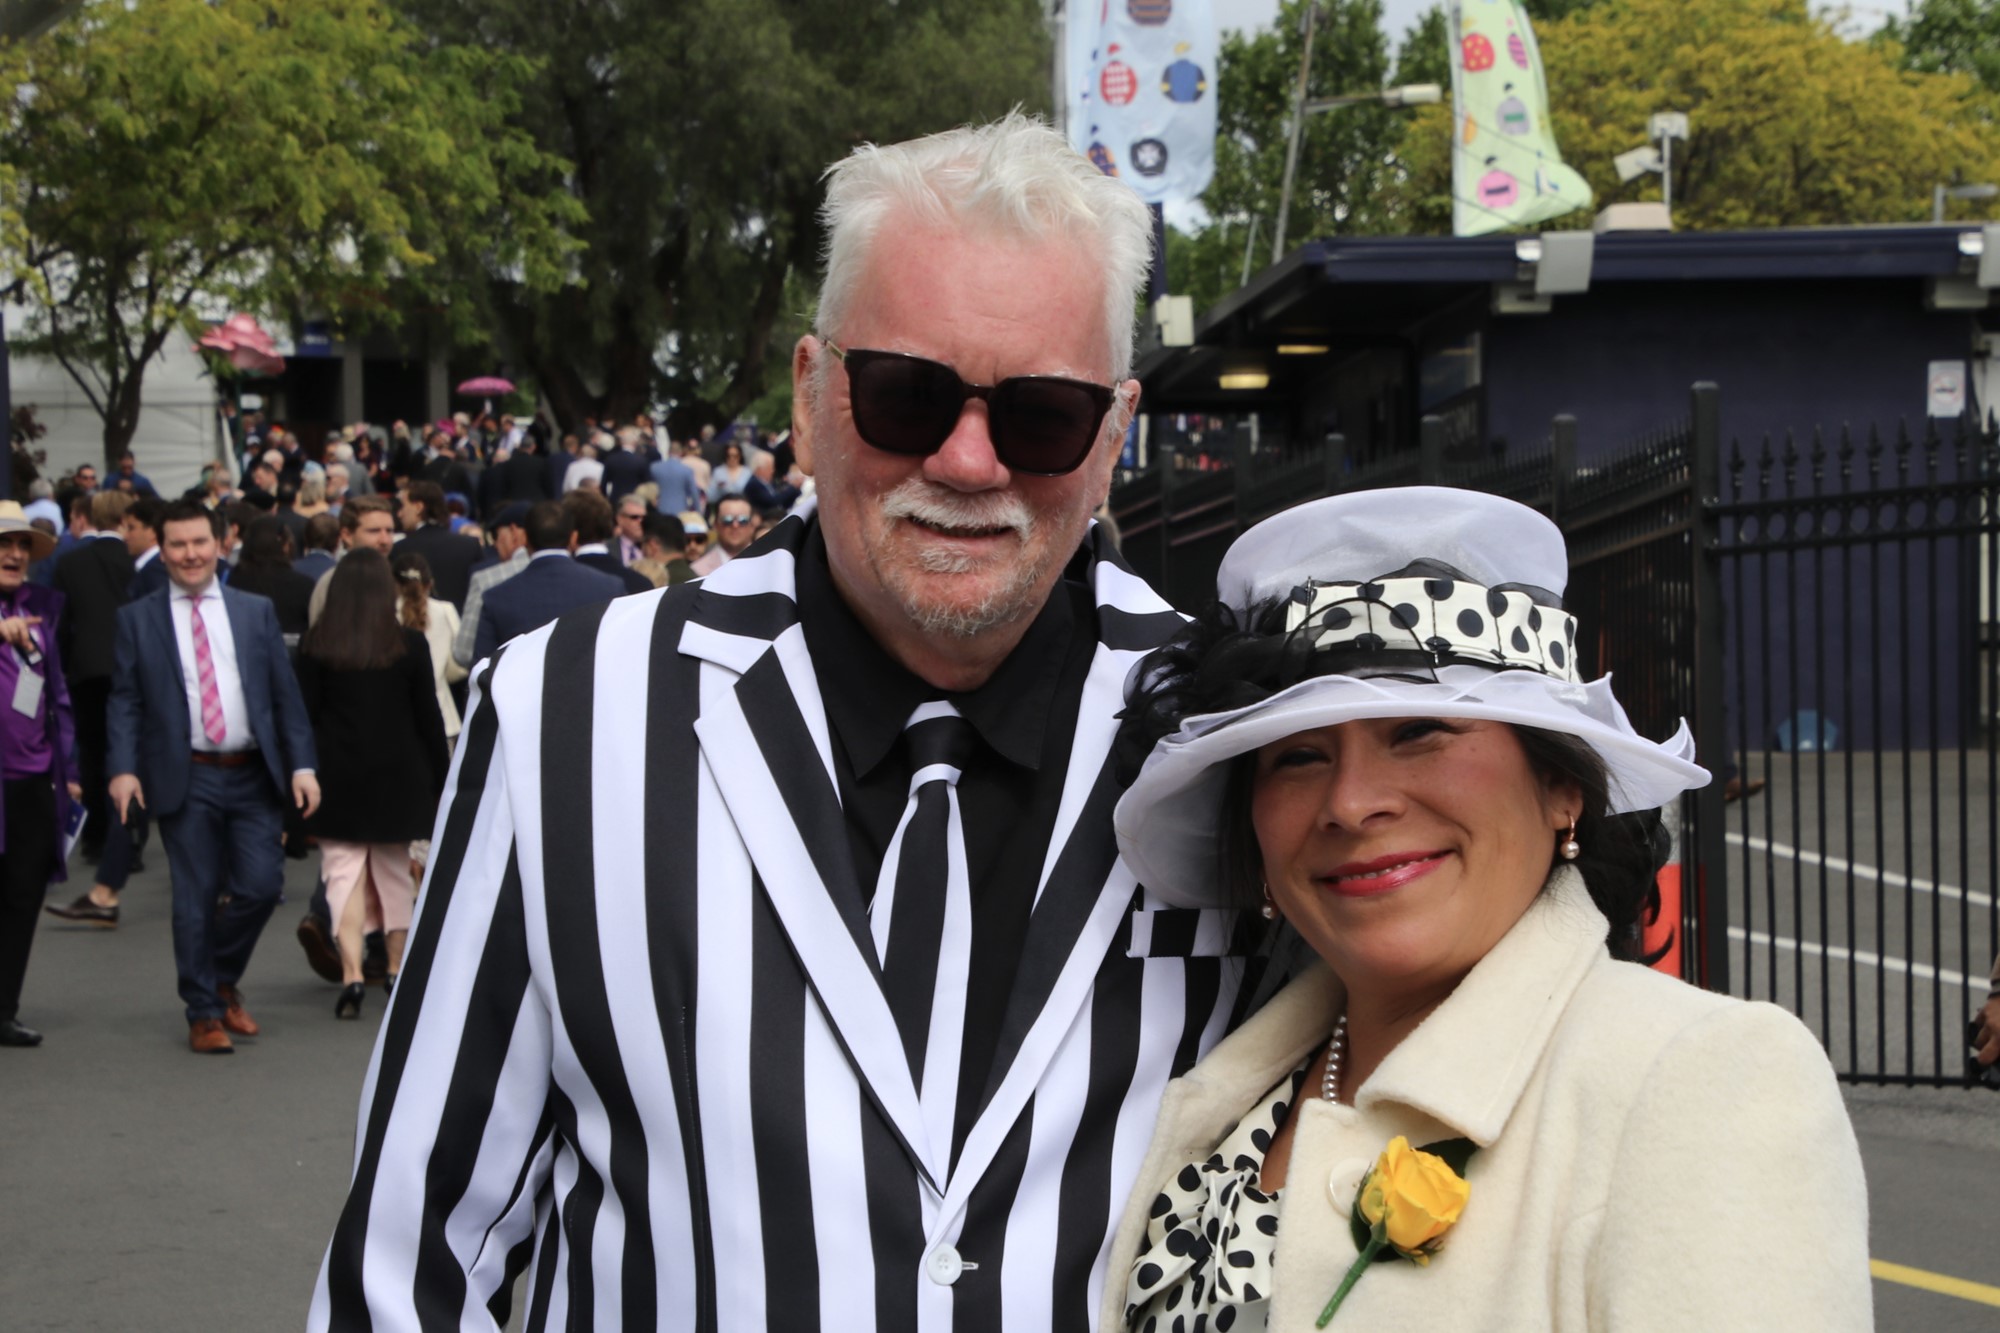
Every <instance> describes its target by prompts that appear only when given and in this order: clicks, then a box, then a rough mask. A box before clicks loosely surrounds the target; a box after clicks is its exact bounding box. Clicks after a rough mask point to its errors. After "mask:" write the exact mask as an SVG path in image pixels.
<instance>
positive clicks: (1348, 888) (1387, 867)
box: [1318, 851, 1449, 898]
mask: <svg viewBox="0 0 2000 1333" xmlns="http://www.w3.org/2000/svg"><path fill="white" fill-rule="evenodd" d="M1447 855H1449V853H1447V852H1442V851H1433V852H1391V853H1389V854H1388V855H1387V856H1378V857H1376V858H1375V859H1374V860H1372V861H1349V862H1348V863H1346V864H1345V865H1338V866H1335V867H1334V868H1333V869H1332V870H1330V871H1328V872H1327V873H1326V874H1324V875H1321V876H1319V877H1318V883H1319V885H1320V887H1321V888H1324V889H1326V890H1328V891H1329V892H1332V893H1337V894H1340V895H1341V896H1342V897H1345V898H1367V897H1371V896H1373V895H1374V894H1378V893H1387V892H1388V891H1389V890H1391V889H1400V888H1401V887H1403V885H1405V884H1408V883H1409V882H1410V881H1411V880H1414V879H1419V878H1421V877H1423V876H1425V875H1428V874H1429V873H1430V872H1431V871H1432V870H1435V869H1436V868H1437V866H1438V863H1439V862H1440V861H1442V860H1444V858H1445V857H1446V856H1447Z"/></svg>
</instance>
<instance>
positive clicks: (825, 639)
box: [797, 523, 1076, 777]
mask: <svg viewBox="0 0 2000 1333" xmlns="http://www.w3.org/2000/svg"><path fill="white" fill-rule="evenodd" d="M797 578H798V585H797V590H798V605H799V627H800V629H801V630H803V631H804V633H805V636H806V645H807V648H808V649H809V651H810V652H811V655H812V660H813V662H814V664H815V666H816V668H817V669H818V671H819V673H820V676H821V690H820V694H821V697H822V698H824V699H825V700H826V712H827V717H828V720H829V721H830V722H831V723H832V725H833V727H834V730H836V731H837V732H839V733H840V740H841V744H842V745H843V747H845V749H846V751H847V757H848V760H849V761H850V762H851V763H852V764H853V765H854V775H855V776H856V777H863V776H865V775H866V774H868V773H869V772H870V771H871V770H873V769H874V768H875V766H876V765H877V764H880V763H881V762H882V760H883V759H885V758H886V757H887V756H888V754H889V751H890V750H891V749H893V748H894V747H895V744H896V739H897V738H898V737H899V736H901V735H902V733H903V724H904V723H905V722H907V721H908V720H909V717H910V714H911V713H912V712H914V711H916V708H917V705H919V704H921V703H925V702H927V701H929V700H932V699H937V698H946V699H949V700H950V701H951V702H952V703H953V704H954V705H956V706H957V708H958V711H959V712H960V713H961V714H962V715H963V716H964V717H965V719H966V721H968V722H970V723H972V726H973V729H974V730H975V731H977V732H978V733H979V735H980V738H981V739H983V740H984V741H985V742H986V743H987V744H988V745H989V746H991V747H992V748H993V749H994V751H995V752H997V753H998V754H999V755H1000V756H1001V757H1002V758H1004V759H1006V760H1008V761H1009V762H1011V763H1014V764H1017V765H1019V766H1020V767H1023V768H1028V769H1038V768H1040V767H1041V762H1042V740H1043V734H1044V732H1045V730H1046V726H1047V722H1048V715H1049V707H1050V703H1051V701H1052V700H1053V699H1054V697H1055V692H1056V686H1057V683H1058V682H1059V680H1060V678H1061V675H1062V668H1063V662H1064V660H1065V658H1066V656H1067V653H1068V648H1069V642H1070V636H1071V634H1072V633H1073V632H1074V629H1075V624H1076V614H1075V610H1074V608H1073V606H1072V605H1071V601H1072V594H1071V590H1070V588H1069V586H1068V584H1067V582H1064V583H1059V584H1057V585H1056V589H1055V591H1054V593H1053V594H1051V596H1050V597H1049V599H1048V601H1047V602H1046V603H1045V604H1044V605H1043V607H1042V609H1041V611H1040V612H1039V613H1038V614H1037V615H1036V617H1035V620H1034V623H1033V624H1032V625H1030V626H1029V627H1028V632H1027V633H1026V634H1025V635H1023V636H1022V638H1021V642H1020V643H1018V644H1016V645H1015V647H1014V651H1013V652H1012V653H1009V654H1008V655H1007V660H1006V661H1004V662H1002V663H1001V664H1000V668H999V670H997V671H995V672H994V673H993V675H992V676H991V677H990V678H989V679H988V680H987V682H986V683H985V684H984V685H981V686H980V687H979V688H978V689H975V690H968V691H966V692H964V693H962V694H948V693H946V692H944V691H942V690H939V689H937V688H936V687H935V686H933V685H931V684H930V683H929V682H927V681H925V680H922V679H920V678H919V677H917V676H916V675H914V674H912V673H911V672H910V671H909V670H907V669H906V668H905V667H904V666H903V665H902V664H901V663H899V662H897V661H896V660H895V659H894V658H892V657H891V656H889V654H888V652H887V651H886V650H885V649H884V648H883V647H882V645H881V644H879V643H877V642H876V641H875V640H874V638H873V637H872V636H871V635H870V634H869V633H868V631H867V630H866V629H865V628H864V627H863V626H862V624H861V621H860V620H859V618H857V617H856V616H855V614H854V612H853V611H852V610H850V609H849V608H848V605H847V603H846V602H845V601H843V600H842V598H841V596H840V592H839V590H838V589H837V588H836V587H835V586H834V582H833V570H832V569H831V568H830V567H829V566H828V564H827V559H826V541H825V538H824V537H823V536H822V535H821V532H820V527H819V524H818V523H814V524H812V525H811V528H810V531H809V533H808V535H807V538H806V545H805V549H804V551H803V552H801V558H800V560H799V565H798V576H797Z"/></svg>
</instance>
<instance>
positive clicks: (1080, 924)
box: [944, 526, 1182, 1216]
mask: <svg viewBox="0 0 2000 1333" xmlns="http://www.w3.org/2000/svg"><path fill="white" fill-rule="evenodd" d="M1090 553H1091V556H1092V558H1093V560H1094V561H1095V564H1094V567H1093V578H1092V593H1093V596H1094V600H1095V601H1096V604H1097V619H1098V642H1097V649H1096V653H1095V656H1094V657H1093V659H1092V661H1091V664H1090V672H1089V675H1088V677H1087V678H1086V679H1085V682H1084V687H1083V698H1082V702H1081V704H1080V706H1079V707H1078V709H1077V716H1076V732H1075V738H1074V740H1073V741H1072V742H1071V746H1070V762H1069V772H1068V773H1067V774H1066V775H1065V776H1064V780H1063V795H1062V803H1061V806H1060V807H1059V810H1058V813H1057V816H1056V826H1055V829H1054V831H1053V834H1052V836H1051V838H1050V840H1049V849H1048V854H1047V856H1046V858H1045V859H1044V861H1043V863H1042V877H1041V883H1040V885H1039V887H1038V888H1037V890H1036V895H1035V907H1034V911H1033V914H1032V915H1031V916H1030V917H1029V920H1028V936H1027V944H1026V947H1025V948H1024V949H1023V951H1022V955H1021V967H1020V971H1019V972H1018V973H1017V974H1016V975H1015V981H1014V992H1013V995H1012V996H1011V997H1010V998H1009V1000H1008V1004H1007V1016H1006V1019H1005V1020H1004V1023H1003V1025H1002V1028H1001V1033H1000V1046H999V1049H998V1051H997V1053H996V1055H995V1059H994V1065H993V1067H994V1073H993V1078H992V1080H991V1081H990V1082H989V1084H988V1093H987V1099H986V1104H985V1105H984V1106H983V1107H982V1108H981V1109H980V1112H979V1117H978V1119H977V1120H976V1121H975V1122H974V1123H973V1127H972V1131H971V1132H970V1133H969V1134H968V1135H967V1136H966V1140H965V1147H964V1149H963V1151H962V1152H961V1153H960V1156H959V1160H958V1163H957V1166H956V1169H955V1170H954V1172H953V1175H952V1181H951V1188H950V1189H949V1190H948V1192H947V1193H946V1196H945V1200H944V1212H945V1213H946V1215H947V1216H948V1215H950V1214H951V1213H952V1212H954V1211H955V1210H956V1209H958V1208H960V1207H962V1206H964V1204H965V1203H966V1202H967V1201H968V1200H969V1198H970V1196H971V1192H972V1190H973V1188H974V1187H975V1186H976V1185H977V1184H978V1182H979V1179H980V1176H981V1174H982V1173H983V1172H984V1171H985V1169H986V1167H987V1166H988V1165H989V1164H990V1163H991V1162H992V1160H993V1157H994V1155H995V1154H996V1153H997V1152H998V1151H999V1150H1000V1147H1001V1144H1002V1142H1003V1141H1004V1140H1005V1139H1006V1137H1007V1134H1008V1131H1009V1130H1010V1129H1012V1127H1013V1126H1014V1123H1015V1122H1016V1120H1018V1119H1019V1117H1020V1115H1021V1112H1022V1110H1023V1109H1024V1108H1025V1107H1026V1106H1027V1104H1028V1101H1029V1099H1030V1098H1031V1097H1033V1096H1034V1094H1035V1089H1036V1088H1037V1087H1038V1086H1040V1084H1041V1081H1042V1076H1043V1074H1044V1073H1045V1071H1046V1070H1047V1069H1048V1067H1049V1063H1050V1061H1052V1060H1053V1059H1054V1058H1055V1055H1056V1051H1057V1049H1058V1048H1059V1047H1060V1046H1061V1044H1062V1041H1063V1037H1064V1035H1065V1034H1066V1033H1067V1032H1068V1031H1069V1030H1070V1028H1071V1026H1072V1025H1073V1024H1074V1023H1075V1022H1076V1019H1077V1016H1078V1014H1079V1013H1081V1012H1082V1011H1083V1009H1084V1007H1085V1005H1086V1003H1087V1002H1088V1000H1089V998H1090V992H1091V987H1092V984H1093V982H1094V980H1095V978H1096V976H1097V972H1098V969H1099V967H1100V966H1101V965H1102V964H1103V962H1104V957H1105V954H1106V952H1107V951H1108V950H1109V949H1110V948H1111V945H1112V943H1113V941H1114V940H1116V939H1117V937H1118V934H1119V930H1120V928H1121V927H1122V926H1123V925H1124V924H1125V922H1126V919H1127V917H1128V916H1129V915H1130V913H1131V909H1132V904H1133V898H1134V894H1135V893H1136V891H1137V888H1138V884H1137V881H1136V880H1135V879H1134V877H1133V875H1132V873H1131V871H1129V870H1128V869H1126V867H1125V863H1124V862H1123V861H1122V860H1120V859H1119V858H1118V844H1117V839H1116V837H1115V836H1114V834H1113V832H1112V827H1111V810H1112V807H1113V806H1114V805H1116V804H1117V801H1118V797H1119V795H1120V794H1121V792H1120V789H1119V787H1118V785H1117V782H1116V780H1115V779H1114V777H1113V774H1112V771H1111V764H1110V763H1109V759H1110V755H1111V742H1112V739H1113V737H1114V736H1115V735H1116V734H1117V730H1118V721H1117V714H1118V711H1119V710H1120V709H1121V708H1123V707H1124V704H1125V680H1126V677H1127V676H1128V675H1130V673H1131V671H1132V668H1133V667H1134V666H1136V665H1138V662H1139V659H1140V658H1142V657H1144V656H1145V654H1146V653H1147V652H1148V651H1150V650H1151V649H1152V648H1154V647H1156V646H1158V645H1159V643H1161V642H1162V641H1163V640H1165V639H1166V638H1167V637H1168V636H1170V635H1171V634H1173V632H1174V631H1175V630H1177V629H1179V628H1180V626H1181V624H1182V621H1181V618H1180V616H1179V614H1178V613H1177V612H1175V611H1174V610H1173V608H1172V607H1170V606H1169V605H1168V604H1167V603H1166V602H1164V601H1162V600H1161V599H1160V596H1159V594H1157V593H1155V592H1154V591H1153V590H1152V589H1151V588H1149V587H1148V586H1146V583H1145V581H1144V580H1142V579H1141V578H1140V577H1139V576H1138V575H1137V574H1134V573H1133V572H1132V570H1131V569H1130V567H1129V566H1127V565H1126V564H1125V563H1124V562H1123V561H1122V560H1121V559H1120V558H1119V556H1118V554H1117V552H1116V551H1115V550H1114V549H1113V548H1112V547H1111V544H1110V543H1109V541H1107V540H1106V539H1105V538H1104V535H1103V532H1102V530H1101V529H1099V528H1097V527H1095V526H1093V527H1092V529H1091V552H1090Z"/></svg>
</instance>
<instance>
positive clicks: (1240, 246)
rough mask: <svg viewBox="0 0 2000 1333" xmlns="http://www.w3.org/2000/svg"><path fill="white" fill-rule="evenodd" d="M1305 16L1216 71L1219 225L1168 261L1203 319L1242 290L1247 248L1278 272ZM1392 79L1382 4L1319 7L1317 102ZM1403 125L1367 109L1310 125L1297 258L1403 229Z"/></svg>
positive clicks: (1297, 209) (1242, 41)
mask: <svg viewBox="0 0 2000 1333" xmlns="http://www.w3.org/2000/svg"><path fill="white" fill-rule="evenodd" d="M1304 14H1305V0H1284V3H1282V4H1281V5H1280V6H1279V9H1278V16H1277V18H1276V19H1275V20H1274V21H1273V22H1272V24H1271V26H1270V27H1268V28H1266V29H1263V30H1262V31H1259V32H1254V33H1244V32H1232V33H1230V34H1229V35H1227V36H1226V37H1224V39H1223V42H1222V48H1221V53H1220V58H1219V60H1218V62H1217V71H1216V82H1217V97H1218V102H1217V108H1216V115H1217V123H1216V142H1215V177H1214V179H1213V180H1212V181H1210V183H1209V187H1208V189H1207V190H1206V191H1205V192H1204V193H1203V194H1202V196H1201V204H1202V207H1203V209H1204V210H1205V211H1206V212H1207V214H1208V216H1209V218H1210V220H1211V225H1210V226H1209V227H1208V228H1207V229H1205V230H1204V231H1202V232H1200V233H1198V234H1196V235H1193V236H1181V237H1179V238H1178V239H1176V238H1174V237H1170V238H1169V244H1168V252H1167V254H1168V266H1169V269H1168V272H1169V280H1170V283H1171V285H1172V287H1173V289H1174V290H1175V291H1178V292H1185V293H1188V294H1190V295H1192V296H1193V297H1194V298H1195V304H1196V306H1197V308H1200V307H1205V306H1207V305H1209V304H1212V303H1213V301H1214V300H1215V299H1216V298H1217V297H1219V296H1221V295H1222V294H1223V293H1225V292H1228V291H1230V290H1232V289H1234V288H1235V287H1236V285H1237V282H1238V278H1239V276H1240V273H1241V265H1242V263H1243V256H1244V253H1245V251H1246V249H1247V250H1248V251H1249V253H1250V255H1251V266H1252V270H1253V271H1254V270H1256V269H1261V268H1263V267H1264V266H1265V265H1266V264H1268V263H1269V262H1270V255H1271V244H1272V233H1273V223H1274V221H1275V219H1276V218H1277V215H1278V204H1279V199H1280V196H1281V194H1282V192H1283V185H1284V174H1285V153H1286V149H1287V145H1288V140H1289V133H1290V125H1291V115H1292V105H1293V101H1294V99H1295V98H1296V96H1297V90H1298V79H1299V64H1300V56H1301V54H1302V53H1303V51H1304V46H1305V38H1304V30H1303V19H1304ZM1388 74H1389V49H1388V41H1387V39H1386V38H1385V37H1384V36H1383V34H1382V7H1381V4H1380V0H1320V6H1319V16H1318V19H1317V21H1316V23H1315V30H1314V35H1313V59H1312V69H1311V73H1310V77H1309V79H1308V82H1307V88H1306V96H1307V98H1308V99H1311V98H1318V97H1333V96H1338V95H1341V94H1344V93H1354V92H1370V91H1374V90H1376V89H1379V88H1382V87H1384V86H1385V84H1386V82H1387V79H1388ZM1398 114H1399V113H1397V112H1394V111H1390V110H1387V109H1385V108H1383V107H1381V106H1368V105H1364V106H1350V107H1341V108H1338V109H1336V110H1332V111H1322V112H1317V113H1313V114H1310V115H1308V116H1307V118H1306V123H1305V131H1304V136H1303V137H1302V138H1301V140H1300V142H1299V160H1298V169H1297V172H1296V180H1295V182H1294V185H1293V189H1292V206H1291V211H1290V213H1289V215H1288V217H1287V221H1286V227H1285V236H1286V241H1285V246H1286V248H1287V249H1292V248H1295V247H1296V246H1297V245H1298V244H1299V243H1300V242H1302V241H1306V240H1310V239H1311V238H1313V237H1315V236H1333V235H1342V234H1357V233H1360V234H1365V233H1368V232H1379V231H1384V230H1398V229H1399V218H1398V208H1397V205H1398V202H1399V200H1400V198H1401V195H1400V192H1399V190H1398V189H1397V185H1398V183H1399V175H1400V166H1399V163H1398V161H1397V158H1396V144H1397V139H1398V137H1399V128H1400V127H1399V126H1398V125H1397V124H1396V117H1397V115H1398ZM1253 224H1254V226H1255V229H1256V237H1255V240H1254V242H1253V241H1252V239H1251V230H1252V227H1253Z"/></svg>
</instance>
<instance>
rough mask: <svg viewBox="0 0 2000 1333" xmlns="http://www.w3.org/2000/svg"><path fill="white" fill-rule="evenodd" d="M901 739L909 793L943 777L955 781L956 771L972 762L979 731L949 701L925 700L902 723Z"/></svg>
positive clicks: (948, 781)
mask: <svg viewBox="0 0 2000 1333" xmlns="http://www.w3.org/2000/svg"><path fill="white" fill-rule="evenodd" d="M903 743H904V744H905V745H906V746H907V747H908V752H909V756H910V793H911V794H912V795H915V794H916V792H917V789H918V788H920V787H923V786H925V785H926V784H928V783H932V782H936V781H938V780H940V779H942V780H943V781H944V782H946V783H949V784H950V785H952V786H954V787H955V786H957V785H958V778H959V774H961V773H963V772H964V771H965V766H966V765H967V764H969V763H971V762H972V757H973V755H974V754H975V753H976V752H977V747H978V745H979V733H978V732H977V731H975V730H974V729H973V726H972V724H971V723H970V722H967V721H966V720H965V718H964V717H962V716H960V714H959V712H958V710H957V709H956V708H953V707H952V706H951V705H950V704H948V703H927V704H924V705H922V706H920V707H919V708H918V709H917V710H916V711H915V712H914V713H912V714H910V720H909V721H908V722H906V723H904V724H903Z"/></svg>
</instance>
